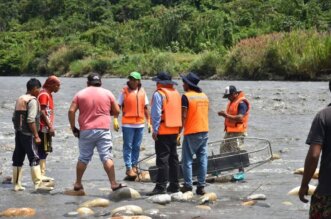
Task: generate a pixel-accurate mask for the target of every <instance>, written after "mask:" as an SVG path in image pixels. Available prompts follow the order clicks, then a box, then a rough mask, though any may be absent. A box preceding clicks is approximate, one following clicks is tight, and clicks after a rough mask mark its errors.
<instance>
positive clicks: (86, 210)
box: [76, 207, 94, 216]
mask: <svg viewBox="0 0 331 219" xmlns="http://www.w3.org/2000/svg"><path fill="white" fill-rule="evenodd" d="M76 211H77V212H78V214H79V216H91V215H94V211H92V209H90V208H86V207H81V208H78V209H77V210H76Z"/></svg>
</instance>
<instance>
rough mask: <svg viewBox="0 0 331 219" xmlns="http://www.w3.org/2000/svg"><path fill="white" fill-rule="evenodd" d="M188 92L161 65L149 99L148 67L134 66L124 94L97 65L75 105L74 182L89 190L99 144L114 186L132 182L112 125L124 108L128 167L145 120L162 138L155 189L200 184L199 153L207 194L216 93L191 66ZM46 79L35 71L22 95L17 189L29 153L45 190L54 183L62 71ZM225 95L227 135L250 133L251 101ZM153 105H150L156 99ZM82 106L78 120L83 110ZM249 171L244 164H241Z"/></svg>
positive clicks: (229, 91) (132, 170)
mask: <svg viewBox="0 0 331 219" xmlns="http://www.w3.org/2000/svg"><path fill="white" fill-rule="evenodd" d="M181 79H182V82H183V88H184V91H185V93H184V94H183V95H180V94H179V92H178V91H177V90H176V88H175V85H177V83H176V82H175V81H173V80H172V77H171V75H170V74H168V73H166V72H160V73H158V74H157V75H156V76H155V77H154V78H153V79H152V80H153V81H155V82H156V89H155V92H154V93H153V96H152V100H151V103H149V100H148V97H147V94H146V91H145V90H144V88H143V87H142V84H141V74H140V73H139V72H131V73H130V74H129V76H128V82H127V85H126V86H125V87H124V88H123V89H122V91H121V93H120V95H119V97H118V100H117V101H116V99H115V97H114V95H113V93H112V92H111V91H109V90H107V89H105V88H102V87H101V85H102V81H101V77H100V75H99V74H97V73H91V74H90V75H89V76H88V77H87V87H86V88H84V89H82V90H81V91H79V92H78V93H77V94H76V95H75V96H74V98H73V100H72V103H71V105H70V107H69V111H68V119H69V123H70V127H71V129H72V132H73V134H74V136H75V137H77V138H78V139H79V158H78V161H77V165H76V181H75V183H74V190H75V191H80V190H83V189H84V188H83V184H82V177H83V175H84V172H85V170H86V168H87V165H88V163H89V162H90V161H91V158H92V155H93V151H94V148H95V147H96V148H97V150H98V153H99V156H100V160H101V161H102V163H103V166H104V170H105V171H106V173H107V175H108V178H109V181H110V184H111V189H112V190H113V191H115V190H117V189H120V188H123V187H125V186H126V185H125V184H122V183H117V182H116V179H115V168H114V162H113V155H112V139H111V133H110V128H109V127H110V124H111V117H112V116H113V117H114V119H113V128H114V130H115V131H119V129H120V125H119V122H118V117H119V115H120V113H121V112H122V121H121V126H122V133H123V159H124V164H125V166H126V175H127V177H129V178H135V177H136V176H137V174H138V170H137V164H138V159H139V152H140V145H141V142H142V138H143V130H144V126H145V123H147V126H148V132H149V133H151V132H152V138H153V140H154V141H155V152H156V165H157V167H158V173H157V179H156V185H155V188H154V189H153V190H152V191H151V192H150V193H148V194H147V195H155V194H163V193H166V192H168V193H175V192H178V191H182V192H186V191H192V189H193V188H192V186H193V181H192V163H193V156H194V155H196V158H197V162H198V166H199V170H198V176H197V180H198V184H197V189H196V194H198V195H203V194H205V190H204V187H205V184H206V179H205V178H206V174H207V164H208V150H207V149H208V148H207V142H208V131H209V129H208V111H209V99H208V97H207V95H206V94H205V93H203V92H202V89H201V88H200V87H199V86H198V83H199V81H200V78H199V77H198V76H197V75H196V74H194V73H192V72H190V73H188V74H187V75H181ZM40 89H41V83H40V81H39V80H37V79H35V78H32V79H30V80H29V81H28V83H27V93H26V94H25V95H22V96H21V97H19V98H18V100H17V101H16V107H15V112H14V116H13V122H14V127H15V150H14V153H13V183H14V190H15V191H21V190H24V187H23V186H22V184H21V178H22V165H23V161H24V158H25V155H26V154H27V155H28V159H29V162H30V166H31V176H32V179H33V182H34V184H35V188H36V189H37V190H52V189H53V187H52V184H50V183H49V182H52V180H53V179H52V178H50V177H46V176H45V172H46V157H47V154H48V153H49V152H52V137H53V136H54V135H55V131H54V126H53V125H54V102H53V97H52V93H56V92H57V91H59V89H60V80H59V79H58V78H57V77H56V76H50V77H48V78H47V80H46V81H45V83H44V85H43V89H42V91H40ZM224 98H228V99H229V104H228V106H227V109H226V110H225V111H220V112H219V113H218V114H219V115H220V116H223V117H224V118H225V131H226V136H225V137H226V138H229V137H230V138H233V137H234V136H243V135H245V133H246V131H247V123H248V115H249V109H250V104H249V102H248V101H247V99H246V98H245V96H244V94H243V92H241V91H237V89H236V87H234V86H228V87H227V88H226V89H225V93H224ZM149 106H150V107H149ZM77 111H79V116H78V124H79V128H77V127H76V126H75V124H76V112H77ZM181 133H183V135H184V138H183V143H182V161H181V162H182V166H181V168H182V173H183V177H184V184H183V186H182V187H180V185H179V179H178V174H179V171H180V165H179V160H178V154H177V145H178V142H180V136H181ZM236 147H237V146H233V145H224V148H223V149H222V150H221V151H233V150H238V148H236ZM241 171H243V170H241Z"/></svg>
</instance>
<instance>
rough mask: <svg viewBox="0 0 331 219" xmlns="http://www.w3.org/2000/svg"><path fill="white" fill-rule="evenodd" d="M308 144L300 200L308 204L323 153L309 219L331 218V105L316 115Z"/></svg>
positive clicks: (330, 83)
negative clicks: (312, 181)
mask: <svg viewBox="0 0 331 219" xmlns="http://www.w3.org/2000/svg"><path fill="white" fill-rule="evenodd" d="M329 89H330V91H331V81H330V82H329ZM306 144H308V145H310V147H309V150H308V153H307V156H306V159H305V165H304V170H305V171H304V174H303V177H302V182H301V187H300V190H299V198H300V200H301V201H302V202H304V203H307V202H308V200H307V199H306V198H305V195H307V193H308V186H309V182H310V180H311V178H312V176H313V174H314V172H315V170H316V167H317V165H318V160H319V157H320V154H321V153H322V156H321V163H320V172H319V177H318V185H317V188H316V190H315V192H314V194H313V195H312V197H311V203H310V210H309V218H311V219H317V218H318V219H321V218H322V219H324V218H325V219H326V218H331V175H330V173H331V104H329V105H328V106H327V107H326V108H324V109H322V110H321V111H319V112H318V113H317V114H316V116H315V118H314V120H313V122H312V125H311V128H310V131H309V134H308V137H307V140H306Z"/></svg>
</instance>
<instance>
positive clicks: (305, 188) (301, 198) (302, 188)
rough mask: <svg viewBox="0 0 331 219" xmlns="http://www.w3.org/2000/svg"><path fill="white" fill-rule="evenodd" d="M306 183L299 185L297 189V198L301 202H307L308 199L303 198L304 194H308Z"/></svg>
mask: <svg viewBox="0 0 331 219" xmlns="http://www.w3.org/2000/svg"><path fill="white" fill-rule="evenodd" d="M308 189H309V187H308V185H306V186H302V185H301V187H300V190H299V199H300V200H301V201H302V202H303V203H307V202H308V199H306V198H305V195H308Z"/></svg>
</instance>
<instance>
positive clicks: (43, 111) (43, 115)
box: [40, 105, 55, 136]
mask: <svg viewBox="0 0 331 219" xmlns="http://www.w3.org/2000/svg"><path fill="white" fill-rule="evenodd" d="M40 108H41V111H40V115H41V118H42V120H43V121H44V122H45V123H46V125H47V127H48V129H49V134H50V135H51V136H55V131H54V128H53V125H52V123H51V121H50V120H49V118H48V116H47V112H46V108H47V106H45V105H41V106H40Z"/></svg>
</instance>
